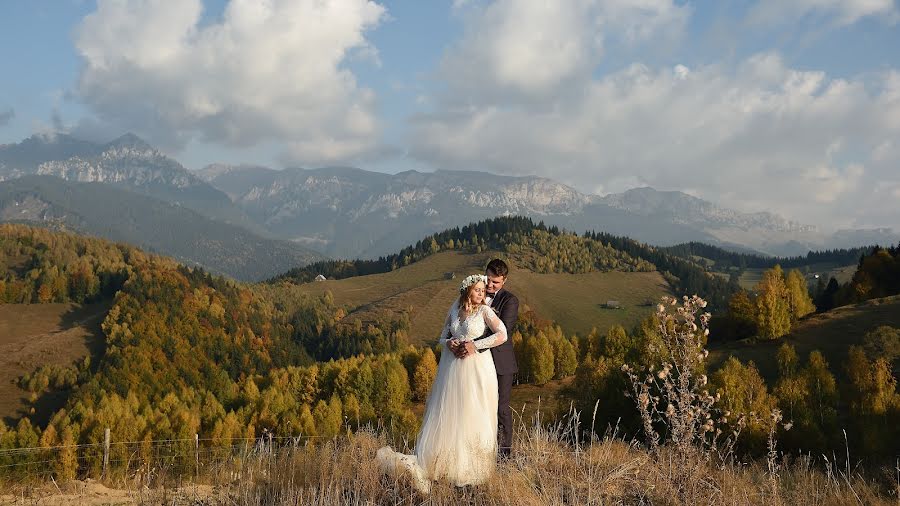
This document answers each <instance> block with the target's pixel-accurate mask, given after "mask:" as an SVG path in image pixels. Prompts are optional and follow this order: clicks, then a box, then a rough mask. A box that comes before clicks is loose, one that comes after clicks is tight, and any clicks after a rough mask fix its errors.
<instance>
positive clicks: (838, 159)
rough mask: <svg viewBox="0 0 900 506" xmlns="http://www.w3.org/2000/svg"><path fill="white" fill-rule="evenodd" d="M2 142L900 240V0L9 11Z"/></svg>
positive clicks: (226, 1)
mask: <svg viewBox="0 0 900 506" xmlns="http://www.w3.org/2000/svg"><path fill="white" fill-rule="evenodd" d="M0 62H2V68H3V78H2V79H0V143H14V142H19V141H21V140H22V139H24V138H26V137H28V136H30V135H33V134H36V133H38V134H49V133H54V132H66V133H69V134H72V135H75V136H77V137H81V138H85V139H89V140H94V141H103V142H105V141H109V140H111V139H113V138H115V137H117V136H119V135H121V134H122V133H125V132H133V133H135V134H137V135H139V136H141V137H143V138H144V139H145V140H147V141H148V142H150V143H151V144H153V145H154V146H156V147H158V148H159V149H160V150H162V151H163V152H165V153H166V154H169V155H171V156H173V157H174V158H176V159H177V160H179V161H180V162H181V163H182V164H184V165H185V166H186V167H188V168H190V169H199V168H202V167H203V166H205V165H207V164H210V163H216V162H223V163H234V164H237V163H249V164H260V165H266V166H269V167H273V168H282V167H308V168H309V167H320V166H333V165H351V166H355V167H360V168H363V169H368V170H377V171H382V172H389V173H395V172H400V171H405V170H411V169H414V170H419V171H433V170H442V169H443V170H479V171H488V172H493V173H497V174H507V175H537V176H542V177H549V178H552V179H555V180H557V181H560V182H562V183H565V184H568V185H571V186H573V187H575V188H576V189H578V190H579V191H582V192H584V193H594V194H599V195H604V194H607V193H611V192H620V191H624V190H627V189H629V188H634V187H641V186H652V187H654V188H656V189H659V190H678V191H683V192H686V193H689V194H691V195H694V196H697V197H700V198H703V199H706V200H709V201H711V202H714V203H716V204H719V205H721V206H724V207H728V208H733V209H736V210H740V211H745V212H757V211H770V212H776V213H779V214H781V215H782V216H784V217H786V218H788V219H792V220H796V221H799V222H801V223H807V224H814V225H818V226H820V227H822V228H823V229H824V230H834V229H839V228H870V227H893V228H895V229H900V205H898V204H900V0H749V1H736V0H720V1H702V2H686V1H681V0H678V1H673V0H632V1H628V0H543V1H541V0H497V1H479V0H453V1H447V2H441V1H437V0H428V1H422V0H403V1H396V2H394V1H391V2H389V1H381V2H374V1H365V0H96V1H94V0H30V1H26V0H0Z"/></svg>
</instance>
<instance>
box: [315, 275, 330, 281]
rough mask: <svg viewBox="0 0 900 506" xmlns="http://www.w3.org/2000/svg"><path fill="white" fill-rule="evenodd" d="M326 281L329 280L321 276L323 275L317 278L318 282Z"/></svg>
mask: <svg viewBox="0 0 900 506" xmlns="http://www.w3.org/2000/svg"><path fill="white" fill-rule="evenodd" d="M326 279H328V278H326V277H325V276H323V275H321V274H319V275H318V276H316V281H325V280H326Z"/></svg>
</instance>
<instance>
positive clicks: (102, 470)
mask: <svg viewBox="0 0 900 506" xmlns="http://www.w3.org/2000/svg"><path fill="white" fill-rule="evenodd" d="M323 438H324V436H307V435H298V436H275V435H273V434H269V433H267V434H263V435H262V436H261V437H256V438H201V437H199V434H195V435H194V437H193V438H184V439H146V440H141V441H114V440H112V438H111V435H110V433H109V431H108V430H107V431H106V433H105V439H104V442H102V443H87V444H73V445H56V446H42V447H22V448H5V449H0V479H3V480H4V481H7V482H24V481H32V480H49V479H50V478H54V479H57V480H58V479H63V480H71V479H75V478H79V479H83V478H93V479H98V480H99V479H104V480H116V479H122V478H130V479H136V480H137V481H140V482H146V483H150V482H153V481H156V480H159V479H166V478H179V479H180V478H184V477H198V476H209V475H214V474H217V473H222V472H227V473H229V474H235V473H238V474H239V473H240V472H241V470H242V467H243V465H244V464H245V463H247V462H249V461H250V460H251V459H253V458H259V457H265V456H269V455H274V454H276V453H277V452H279V451H282V450H284V449H285V448H294V449H296V448H299V447H302V446H305V445H307V444H309V443H310V442H313V441H320V440H322V439H323Z"/></svg>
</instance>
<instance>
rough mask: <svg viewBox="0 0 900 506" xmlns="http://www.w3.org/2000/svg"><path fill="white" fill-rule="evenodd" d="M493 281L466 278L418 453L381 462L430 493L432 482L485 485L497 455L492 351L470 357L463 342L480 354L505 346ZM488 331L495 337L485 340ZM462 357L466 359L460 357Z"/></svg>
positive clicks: (387, 451)
mask: <svg viewBox="0 0 900 506" xmlns="http://www.w3.org/2000/svg"><path fill="white" fill-rule="evenodd" d="M486 284H487V278H486V277H485V276H483V275H479V274H473V275H471V276H468V277H467V278H466V279H464V280H463V282H462V284H461V285H460V288H459V292H460V294H459V299H458V300H456V301H455V302H454V303H453V305H452V306H451V307H450V310H449V311H448V313H447V319H446V321H445V322H444V329H443V330H442V331H441V337H440V344H441V345H442V346H443V350H442V351H443V352H442V353H441V361H440V363H439V364H438V372H437V377H436V378H435V380H434V384H433V385H432V387H431V393H430V394H429V395H428V400H427V401H426V403H425V419H424V420H423V422H422V429H421V430H420V431H419V435H418V437H417V438H416V453H415V455H403V454H400V453H397V452H395V451H393V450H392V449H391V448H390V447H384V448H382V449H380V450H378V453H377V455H376V460H377V461H378V463H379V465H380V467H381V468H382V470H383V471H385V472H388V473H396V472H408V473H410V474H411V476H412V478H413V483H414V484H415V485H416V487H417V488H418V489H419V490H421V491H422V492H424V493H428V491H429V490H430V488H431V481H432V480H437V479H447V480H449V481H450V482H451V483H453V484H455V485H457V486H465V485H477V484H481V483H484V482H485V481H487V479H488V478H489V477H490V475H491V473H493V471H494V464H495V461H496V457H497V372H496V369H495V368H494V360H493V358H492V356H491V354H490V353H474V354H472V355H468V356H466V355H465V352H464V351H461V350H463V349H464V348H463V344H464V343H465V342H466V341H474V343H473V344H474V345H475V348H476V349H477V350H479V351H482V350H487V349H488V348H492V347H494V346H497V345H500V344H503V343H504V342H505V341H506V339H507V335H506V327H505V326H504V325H503V322H502V321H501V320H500V318H499V317H498V316H497V315H496V314H495V313H494V311H493V310H492V309H491V308H490V307H489V306H487V305H486V304H485V303H484V297H485V286H486ZM486 328H490V329H491V332H493V333H492V334H490V335H488V336H486V337H482V336H484V334H485V330H486ZM460 357H462V358H460Z"/></svg>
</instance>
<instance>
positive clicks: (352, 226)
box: [198, 164, 900, 258]
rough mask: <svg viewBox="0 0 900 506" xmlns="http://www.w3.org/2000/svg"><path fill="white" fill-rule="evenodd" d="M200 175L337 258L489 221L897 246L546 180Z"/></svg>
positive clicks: (686, 198)
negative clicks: (509, 218) (517, 218)
mask: <svg viewBox="0 0 900 506" xmlns="http://www.w3.org/2000/svg"><path fill="white" fill-rule="evenodd" d="M198 175H199V176H200V177H201V178H203V179H204V180H206V181H208V182H209V183H210V184H212V185H213V186H215V187H216V188H219V189H220V190H222V191H223V192H225V193H226V194H228V195H229V197H231V199H232V201H234V202H235V203H236V204H238V205H239V206H240V207H241V208H242V209H244V211H245V212H246V213H247V214H248V215H249V216H250V217H251V218H252V219H253V220H254V221H256V222H257V223H260V224H262V225H264V226H265V227H266V228H268V229H269V230H271V231H272V232H273V233H275V234H276V235H278V236H279V237H283V238H287V239H290V240H294V241H298V242H302V243H304V244H307V245H309V246H310V247H313V248H316V249H319V250H320V251H323V252H325V253H326V254H328V255H331V256H336V257H357V256H359V257H363V258H372V257H377V256H380V255H385V254H389V253H391V252H393V251H396V250H398V249H399V248H401V247H403V246H404V245H406V244H410V243H412V242H414V241H415V240H416V239H418V238H421V237H423V236H424V235H427V234H429V233H433V232H435V231H438V230H443V229H446V228H448V227H454V226H459V225H463V224H466V223H469V222H473V221H478V220H481V219H484V218H486V217H492V216H501V215H526V216H529V217H531V218H533V219H536V220H542V221H544V222H545V223H547V224H548V225H551V224H552V225H557V226H560V227H564V228H567V229H569V230H574V231H579V232H581V231H584V230H597V231H606V232H609V233H612V234H615V235H623V236H628V237H632V238H634V239H637V240H639V241H642V242H646V243H649V244H656V245H660V246H667V245H672V244H678V243H683V242H687V241H700V242H705V243H709V244H714V245H718V246H723V247H726V248H728V249H731V250H735V251H745V252H755V253H762V254H768V255H774V256H791V255H802V254H805V253H806V252H807V251H810V250H817V249H829V248H840V247H855V246H860V245H864V244H875V243H880V244H888V243H890V244H894V243H896V242H897V241H898V238H900V234H898V233H896V232H894V231H893V230H892V229H873V230H842V231H839V232H837V233H826V232H823V231H821V230H819V229H818V228H817V227H815V226H812V225H804V224H801V223H797V222H795V221H790V220H787V219H785V218H783V217H781V216H778V215H777V214H773V213H769V212H760V213H741V212H738V211H735V210H732V209H727V208H724V207H720V206H717V205H715V204H713V203H711V202H708V201H705V200H702V199H699V198H697V197H693V196H691V195H688V194H685V193H682V192H678V191H658V190H654V189H653V188H635V189H632V190H628V191H626V192H623V193H616V194H610V195H606V196H598V195H588V194H584V193H580V192H579V191H577V190H576V189H574V188H572V187H569V186H566V185H564V184H562V183H559V182H556V181H553V180H551V179H546V178H540V177H534V176H524V177H512V176H499V175H495V174H489V173H485V172H467V171H436V172H417V171H407V172H400V173H398V174H384V173H380V172H369V171H364V170H360V169H355V168H348V167H332V168H320V169H309V170H307V169H284V170H280V171H278V170H272V169H269V168H266V167H259V166H229V165H223V164H216V165H210V166H208V167H206V168H204V169H202V170H200V171H199V172H198Z"/></svg>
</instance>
